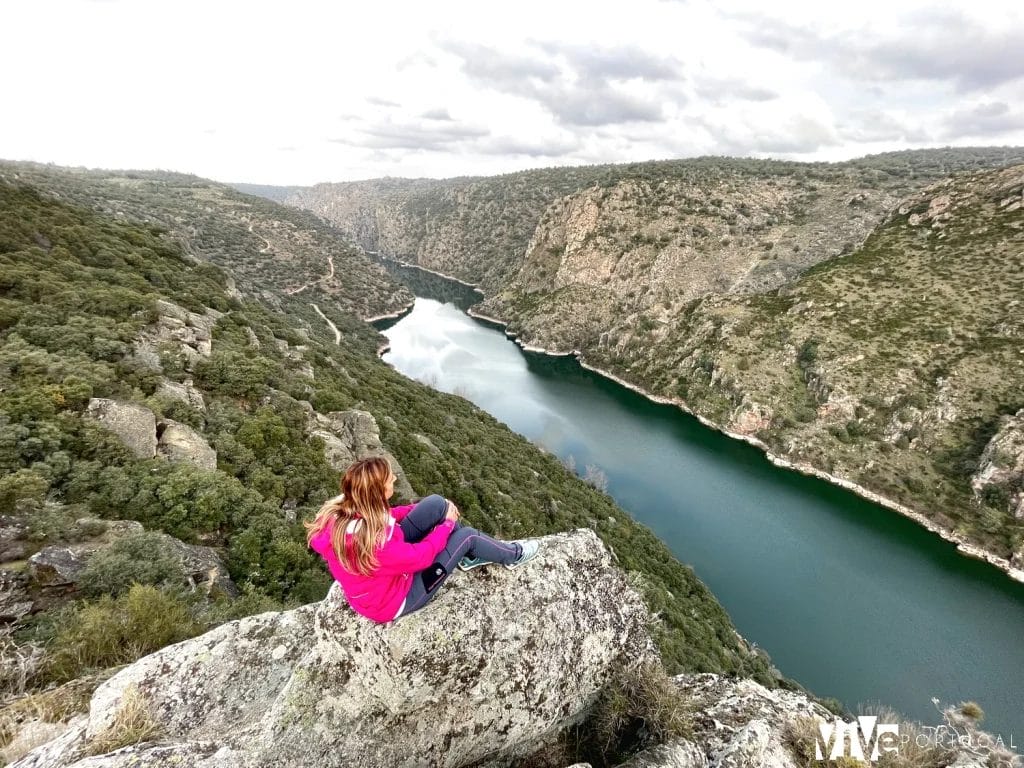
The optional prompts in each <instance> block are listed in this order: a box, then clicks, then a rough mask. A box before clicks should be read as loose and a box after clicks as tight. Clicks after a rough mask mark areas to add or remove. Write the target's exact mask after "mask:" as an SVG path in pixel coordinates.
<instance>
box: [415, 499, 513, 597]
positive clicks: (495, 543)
mask: <svg viewBox="0 0 1024 768" xmlns="http://www.w3.org/2000/svg"><path fill="white" fill-rule="evenodd" d="M447 509H448V502H447V501H445V499H444V497H442V496H438V495H437V494H434V495H432V496H427V497H426V498H425V499H421V500H420V502H419V503H418V504H416V506H415V507H414V508H413V509H412V510H411V511H410V512H409V514H408V515H406V516H405V517H403V518H402V520H401V521H400V522H399V523H398V524H399V525H400V526H401V527H402V533H403V534H404V535H405V540H406V541H408V542H417V541H419V540H420V539H422V538H423V537H424V536H426V535H427V534H428V533H430V531H432V530H433V529H434V526H436V525H437V524H438V523H440V522H441V521H442V520H444V516H445V512H446V511H447ZM522 553H523V550H522V547H520V546H519V545H518V544H515V543H512V542H505V541H499V540H498V539H494V538H491V537H490V536H488V535H487V534H486V533H480V531H478V530H477V529H476V528H470V527H469V526H468V525H463V524H462V523H456V524H455V530H453V531H452V533H451V536H449V537H448V543H447V544H445V547H444V549H442V550H441V551H440V552H438V553H437V557H435V558H434V563H433V565H431V566H429V567H428V568H426V569H425V570H422V571H420V572H419V573H416V574H415V575H414V576H413V580H412V589H410V590H409V594H408V596H407V597H406V598H405V608H403V609H402V613H401V614H400V615H402V616H405V615H407V614H410V613H412V612H413V611H415V610H418V609H420V608H422V607H423V606H424V605H426V604H427V603H428V602H429V601H430V598H432V597H433V596H434V595H435V594H436V593H437V591H438V589H439V588H440V587H441V585H442V584H444V582H445V579H447V578H448V577H449V576H450V575H451V573H452V570H453V569H454V568H455V566H456V565H457V564H458V562H459V560H461V559H462V558H463V557H465V556H467V555H468V556H469V557H478V558H480V559H481V560H489V561H491V562H492V563H512V562H515V561H516V560H518V559H519V557H520V556H521V555H522ZM437 565H440V566H442V567H443V568H444V572H443V573H439V572H437V570H436V566H437Z"/></svg>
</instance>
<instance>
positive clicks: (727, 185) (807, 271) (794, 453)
mask: <svg viewBox="0 0 1024 768" xmlns="http://www.w3.org/2000/svg"><path fill="white" fill-rule="evenodd" d="M954 152H955V151H954ZM968 155H969V156H970V157H971V158H972V159H970V160H968V159H967V157H968ZM968 155H965V156H962V157H956V156H954V155H951V154H950V153H949V152H946V153H943V152H942V151H937V152H935V153H928V152H922V153H916V154H903V155H899V156H880V157H877V158H865V159H864V160H862V161H855V162H852V163H846V164H837V165H821V164H819V165H804V166H801V165H799V164H762V165H757V164H751V165H744V164H742V163H739V162H735V163H729V162H724V161H723V162H720V163H718V164H707V163H704V164H702V163H700V162H698V161H693V162H692V163H691V164H690V165H673V164H662V165H659V164H649V165H648V166H642V167H640V166H637V167H629V168H625V167H624V168H620V169H617V170H616V172H615V173H611V172H606V173H605V174H604V175H602V176H601V177H600V178H596V179H594V180H592V183H590V184H586V185H585V186H581V187H580V188H579V189H577V190H575V191H573V192H571V193H570V194H567V195H563V196H561V197H557V198H554V199H551V200H549V201H548V202H547V203H546V204H545V205H544V207H543V210H542V211H540V212H538V213H537V214H536V224H535V226H534V228H533V229H532V231H531V233H530V235H529V237H528V238H526V239H525V240H524V241H523V243H522V245H521V250H520V251H519V258H518V263H515V260H512V259H510V258H509V257H508V256H507V254H505V253H503V254H502V255H501V256H500V257H499V256H497V255H496V254H495V252H494V251H493V250H491V249H487V250H485V251H484V252H485V253H487V254H490V256H491V262H490V265H491V266H490V267H489V269H490V271H486V270H485V269H483V268H482V266H481V263H482V262H483V261H484V259H483V257H482V256H481V255H480V253H476V254H473V255H466V254H465V251H464V249H460V248H455V247H450V246H451V243H452V242H453V241H452V240H451V238H448V239H444V243H445V245H444V246H442V245H441V244H440V243H438V242H436V241H435V240H432V239H430V238H427V239H424V238H421V237H419V235H417V234H416V232H418V231H421V230H423V229H424V228H426V229H431V230H432V231H434V232H435V233H439V232H442V231H446V232H447V231H451V230H458V229H459V227H462V228H463V229H465V228H467V227H479V228H480V229H478V230H476V231H475V234H474V235H473V236H474V237H477V238H479V237H481V235H482V234H487V233H489V232H491V231H492V227H491V225H490V224H489V223H488V220H487V218H486V217H484V216H480V215H478V211H479V208H478V206H475V205H474V199H475V198H474V197H473V195H472V194H470V193H468V192H465V190H464V191H463V193H460V194H461V197H460V196H459V195H457V194H456V192H455V186H452V187H451V188H448V189H447V191H446V192H445V194H449V195H450V196H451V198H452V199H451V202H450V205H451V209H450V210H449V211H448V212H443V211H440V210H438V211H437V212H434V213H433V214H429V215H428V214H424V215H423V216H422V217H420V218H419V219H418V222H419V224H418V225H417V226H418V227H419V229H415V230H414V229H409V230H406V237H407V238H409V239H408V241H403V242H402V243H401V245H400V247H396V248H395V249H391V244H395V245H396V246H397V245H398V241H397V240H388V239H384V240H382V241H380V243H379V247H380V249H381V252H382V253H386V254H391V255H396V256H400V257H403V258H410V259H413V260H416V261H418V262H419V263H421V264H422V265H424V266H428V267H431V268H435V269H440V270H441V271H445V272H448V273H450V274H455V275H457V276H459V277H460V278H462V279H468V280H476V281H482V283H483V287H484V289H485V292H486V293H487V298H486V299H485V300H484V302H482V303H481V304H480V305H479V306H478V307H477V309H478V310H479V311H480V312H481V313H482V314H484V315H487V316H489V317H493V318H497V319H500V320H504V321H506V322H508V323H509V330H510V332H512V333H514V334H516V336H517V337H518V338H519V340H520V341H521V342H523V343H526V344H529V345H531V346H536V347H541V348H544V349H548V350H551V351H562V352H564V351H574V350H575V351H578V352H580V353H581V354H582V359H583V360H584V361H585V362H586V363H588V364H590V365H592V366H595V367H597V368H599V369H601V370H604V371H607V372H609V373H612V374H614V375H615V376H617V377H619V378H620V379H622V380H624V381H626V382H628V383H629V384H631V385H634V386H636V387H638V388H640V389H642V390H644V391H646V392H648V393H650V394H653V395H657V396H659V397H663V398H667V399H670V400H674V401H676V402H678V403H680V404H682V405H684V406H685V407H687V408H688V409H690V410H692V411H693V412H695V413H697V414H699V415H701V416H702V417H704V418H706V419H708V420H709V421H710V422H712V423H713V424H715V425H718V426H720V427H722V428H723V429H727V430H729V431H731V432H735V433H739V434H741V435H743V436H747V437H750V438H751V439H755V440H757V441H759V442H761V443H762V444H764V445H765V446H767V447H768V448H770V449H771V450H772V452H773V453H775V454H776V455H778V456H780V457H781V458H782V459H784V460H786V461H789V462H792V463H795V464H799V465H803V466H806V467H807V468H808V469H809V470H813V471H816V472H822V473H827V474H830V475H832V476H835V477H838V478H841V479H843V480H844V481H846V482H851V483H855V484H857V485H859V486H861V487H862V488H864V489H866V490H867V491H869V492H871V493H874V494H880V495H881V496H882V497H884V498H887V499H891V500H892V501H894V502H896V503H898V504H902V505H905V506H907V507H909V508H911V509H913V510H916V511H917V512H919V513H921V514H922V515H923V516H924V517H921V520H922V521H924V522H926V523H927V524H928V525H929V526H935V527H936V529H938V530H941V531H943V532H945V534H946V535H947V536H948V537H952V538H955V539H956V540H958V541H960V542H964V543H965V546H968V547H970V546H979V547H981V548H983V549H984V550H985V551H987V552H988V553H989V554H990V555H992V556H993V557H995V558H999V560H998V562H999V563H1000V564H1001V565H1002V567H1007V568H1008V567H1010V565H1011V562H1012V563H1014V564H1019V563H1020V562H1021V559H1022V549H1024V527H1022V523H1021V521H1020V520H1019V519H1018V517H1017V516H1016V515H1015V514H1014V512H1015V510H1016V507H1015V506H1014V504H1017V503H1019V502H1017V501H1016V499H1017V491H1016V490H1015V487H1014V488H1011V487H1009V486H1006V484H1005V483H1004V484H1003V486H1001V487H1003V490H1001V491H1000V490H995V489H993V490H990V491H988V492H986V493H985V494H982V493H981V492H979V491H977V489H976V488H974V487H973V486H972V478H973V477H974V476H975V473H976V470H978V466H979V463H982V464H983V463H984V459H983V458H982V452H983V450H984V449H985V446H986V444H987V442H988V441H989V439H991V438H992V436H993V435H994V433H995V432H996V431H997V429H998V428H999V419H1000V417H1001V416H1002V415H1005V414H1012V413H1014V412H1016V411H1017V410H1018V409H1019V408H1020V407H1021V405H1022V404H1024V389H1022V385H1021V378H1020V375H1019V365H1020V359H1021V353H1020V351H1019V348H1020V344H1019V340H1020V338H1021V336H1022V333H1024V331H1022V328H1021V327H1020V323H1019V320H1018V318H1019V314H1020V313H1019V312H1017V311H1016V309H1017V308H1018V304H1019V303H1020V301H1021V299H1020V296H1021V289H1022V283H1021V280H1022V275H1021V269H1020V252H1021V238H1022V237H1024V233H1022V231H1021V221H1022V216H1024V214H1022V209H1021V204H1022V203H1021V187H1022V173H1024V166H1011V167H1010V168H1008V169H1005V170H992V171H984V170H978V171H969V172H965V173H962V174H960V175H958V176H947V174H948V173H949V172H950V171H951V170H958V169H964V168H970V167H972V165H984V164H985V163H998V162H1005V161H1008V160H1016V161H1017V162H1019V161H1020V160H1021V159H1022V158H1021V153H1020V152H1015V151H1013V150H1008V151H1002V152H1001V153H1000V152H995V151H990V152H989V153H988V154H986V153H985V152H983V151H981V152H979V153H978V154H977V155H970V153H968ZM897 157H899V158H900V159H899V161H897V159H896V158H897ZM937 158H942V161H941V162H940V161H939V160H938V159H937ZM903 162H905V165H901V164H900V163H903ZM640 168H643V169H644V170H643V172H640V170H639V169H640ZM942 176H946V178H941V180H939V181H936V179H937V178H940V177H942ZM500 178H501V177H498V179H495V180H492V183H494V184H497V182H498V180H499V179H500ZM577 179H578V180H580V181H586V180H587V179H585V178H584V177H583V176H581V175H577ZM482 184H483V182H480V181H474V182H473V185H475V188H479V187H480V186H481V185H482ZM319 194H320V195H321V196H326V197H327V198H329V197H330V190H328V189H323V190H320V193H319ZM404 194H405V195H406V197H405V198H404V200H405V202H402V203H400V204H399V203H395V202H394V199H393V200H392V202H391V203H388V204H387V205H385V206H383V208H382V209H379V212H380V215H382V216H384V217H385V218H388V217H390V216H391V213H390V211H393V210H397V209H399V208H400V209H401V210H402V211H403V212H404V213H403V215H408V214H409V212H410V211H411V210H412V209H413V207H414V206H413V205H412V203H411V202H410V201H412V200H419V201H421V202H422V201H423V200H427V199H429V200H433V199H436V198H437V196H438V195H439V194H441V192H439V191H438V189H436V188H435V189H434V191H432V192H430V193H429V194H428V193H413V192H411V191H408V190H407V191H406V193H404ZM534 200H535V199H534ZM460 201H461V202H460ZM532 204H533V202H531V205H532ZM520 207H521V208H523V209H525V208H526V207H529V206H527V205H526V204H525V203H524V204H523V205H522V206H520ZM395 221H396V227H397V228H399V229H401V228H402V227H401V223H400V222H399V221H398V219H395ZM469 236H470V235H469V234H468V233H467V232H465V231H463V232H462V233H461V234H460V237H461V238H462V239H463V240H465V239H466V238H468V237H469ZM460 254H461V255H462V256H463V258H462V259H460ZM499 263H500V264H504V265H507V266H506V271H505V275H506V276H505V278H503V279H496V278H495V269H496V267H494V264H499ZM975 485H977V483H976V482H975ZM1004 496H1006V497H1007V498H1005V499H1004V498H1003V497H1004ZM1004 502H1005V503H1004ZM1021 576H1022V577H1024V574H1021Z"/></svg>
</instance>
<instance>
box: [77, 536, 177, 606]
mask: <svg viewBox="0 0 1024 768" xmlns="http://www.w3.org/2000/svg"><path fill="white" fill-rule="evenodd" d="M78 583H79V586H80V587H81V590H82V594H84V595H85V596H86V597H100V596H102V595H110V596H111V597H118V596H119V595H121V594H123V593H124V592H127V591H128V589H129V588H130V587H131V585H132V584H133V583H134V584H148V585H152V586H163V587H172V588H173V587H184V586H186V580H185V576H184V573H183V572H182V566H181V563H180V561H179V560H178V558H177V557H176V556H175V555H174V554H173V553H172V552H171V550H170V548H169V547H168V546H167V544H166V539H165V538H164V537H163V536H161V535H160V534H159V533H155V532H153V531H143V532H141V533H133V534H130V535H128V536H126V537H124V538H123V539H119V540H117V541H115V542H114V543H113V544H111V545H110V546H109V547H106V548H104V549H101V550H100V551H99V552H97V553H96V554H95V555H93V556H92V557H91V558H89V561H88V562H87V563H86V565H85V568H84V569H83V570H82V573H81V576H80V577H79V581H78Z"/></svg>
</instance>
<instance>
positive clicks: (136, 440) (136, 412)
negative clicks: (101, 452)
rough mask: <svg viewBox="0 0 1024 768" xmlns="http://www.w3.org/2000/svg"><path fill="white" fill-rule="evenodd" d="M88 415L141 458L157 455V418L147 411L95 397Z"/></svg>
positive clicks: (131, 404)
mask: <svg viewBox="0 0 1024 768" xmlns="http://www.w3.org/2000/svg"><path fill="white" fill-rule="evenodd" d="M87 413H88V415H89V416H91V417H92V418H94V419H96V420H97V421H98V422H100V423H101V424H102V425H103V426H104V427H106V428H107V429H109V430H110V431H111V432H113V433H114V434H115V435H117V436H118V437H119V438H120V439H121V442H122V443H124V444H125V447H126V448H128V450H130V451H131V452H132V453H133V454H135V455H136V456H137V457H139V458H140V459H152V458H153V457H154V456H156V416H154V415H153V412H152V411H151V410H149V409H148V408H145V407H143V406H141V405H136V404H135V403H126V402H121V401H119V400H110V399H108V398H105V397H94V398H92V399H91V400H90V401H89V407H88V410H87Z"/></svg>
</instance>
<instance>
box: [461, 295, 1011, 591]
mask: <svg viewBox="0 0 1024 768" xmlns="http://www.w3.org/2000/svg"><path fill="white" fill-rule="evenodd" d="M466 314H467V315H469V316H470V317H473V318H476V319H479V320H484V321H487V322H489V323H494V324H495V325H498V326H501V327H502V330H503V332H504V334H505V335H506V336H507V337H508V338H510V339H511V340H512V341H514V342H515V343H516V344H517V345H518V346H519V347H520V348H522V349H523V350H524V351H526V352H537V353H540V354H544V355H549V356H551V357H568V356H573V357H575V358H576V362H577V363H579V365H580V367H582V368H585V369H586V370H588V371H592V372H594V373H596V374H598V375H599V376H603V377H604V378H606V379H609V380H611V381H614V382H615V383H616V384H618V385H620V386H622V387H625V388H626V389H629V390H632V391H633V392H636V393H637V394H639V395H641V396H643V397H645V398H647V399H648V400H650V401H652V402H655V403H660V404H662V405H671V406H675V407H676V408H679V409H680V410H681V411H683V412H684V413H687V414H689V415H690V416H693V417H694V418H695V419H697V421H699V422H700V423H701V424H702V425H704V426H705V427H709V428H710V429H714V430H715V431H716V432H720V433H722V434H723V435H725V436H726V437H729V438H732V439H733V440H740V441H742V442H744V443H747V444H749V445H752V446H754V447H755V448H757V449H758V450H760V451H762V452H763V453H764V455H765V458H767V459H768V461H770V462H771V463H772V464H773V465H775V466H776V467H779V468H780V469H787V470H795V471H796V472H799V473H800V474H802V475H809V476H813V477H817V478H818V479H820V480H824V481H826V482H828V483H831V484H832V485H836V486H839V487H840V488H844V489H846V490H848V491H851V492H852V493H855V494H857V495H858V496H860V497H861V498H864V499H867V500H868V501H871V502H873V503H875V504H878V505H879V506H881V507H885V508H886V509H889V510H892V511H894V512H897V513H899V514H900V515H903V516H904V517H907V518H909V519H911V520H913V521H914V522H915V523H917V524H918V525H920V526H922V527H923V528H925V529H926V530H928V531H930V532H931V533H935V534H937V535H939V536H940V537H942V538H943V539H944V540H946V541H948V542H949V543H951V544H954V545H956V550H957V552H958V553H960V554H961V555H963V556H965V557H970V558H973V559H975V560H982V561H984V562H986V563H988V564H989V565H992V566H995V567H996V568H998V569H999V570H1001V571H1002V572H1003V573H1005V574H1006V575H1007V576H1009V577H1010V578H1011V579H1012V580H1014V581H1016V582H1019V583H1022V584H1024V569H1021V568H1016V567H1014V566H1013V565H1012V564H1011V563H1010V561H1009V560H1008V559H1006V558H1004V557H999V555H996V554H993V553H992V552H989V551H987V550H984V549H982V548H981V547H979V546H977V545H976V544H972V543H971V542H969V541H966V540H965V539H964V538H963V537H961V536H959V535H958V534H957V533H955V532H953V531H951V530H948V529H946V528H943V527H942V526H940V525H938V524H937V523H934V522H932V521H931V520H929V519H928V518H927V517H925V516H924V515H923V514H921V513H920V512H917V511H916V510H914V509H912V508H910V507H908V506H906V505H904V504H900V503H899V502H898V501H893V500H892V499H889V498H886V497H885V496H882V495H881V494H879V493H877V492H875V491H872V490H870V489H868V488H865V487H864V486H862V485H859V484H857V483H855V482H853V481H852V480H847V479H845V478H842V477H838V476H836V475H832V474H829V473H828V472H826V471H825V470H823V469H819V468H817V467H815V466H812V465H810V464H802V463H800V462H794V461H790V460H789V459H786V458H783V457H782V456H779V455H778V454H776V453H773V452H772V450H771V448H770V447H769V446H768V444H767V443H765V442H764V441H763V440H759V439H758V438H756V437H753V436H752V435H745V434H742V433H740V432H731V431H730V430H728V429H726V428H725V427H723V426H721V425H719V424H716V423H715V422H713V421H711V420H710V419H708V418H707V417H706V416H703V415H701V414H699V413H696V412H694V411H693V409H692V408H690V406H688V405H687V404H686V403H685V402H684V401H682V400H680V399H678V398H672V397H665V396H663V395H654V394H651V393H650V392H646V391H644V390H643V389H641V388H640V387H639V386H637V385H636V384H633V383H632V382H629V381H626V380H625V379H623V378H620V377H619V376H617V375H616V374H614V373H611V372H610V371H605V370H602V369H600V368H598V367H596V366H594V365H590V364H589V363H587V362H586V361H585V360H584V359H583V353H582V352H581V351H580V350H578V349H576V350H572V351H571V352H559V351H551V350H548V349H545V348H543V347H537V346H533V345H531V344H526V343H524V342H523V341H521V340H520V339H519V337H518V336H516V335H515V334H514V333H512V332H511V331H509V330H508V323H507V322H505V321H503V320H499V319H498V318H495V317H490V316H488V315H484V314H483V313H480V312H474V311H473V310H472V309H468V310H466Z"/></svg>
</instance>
